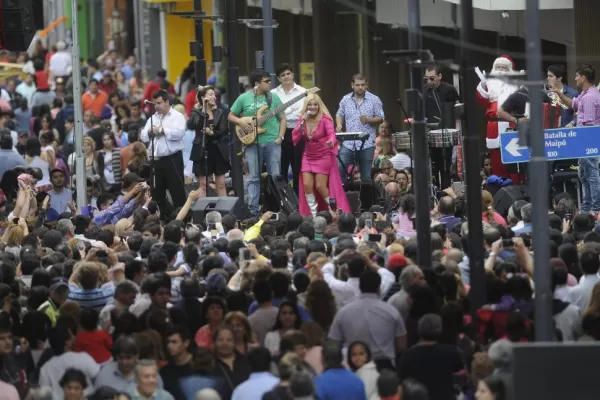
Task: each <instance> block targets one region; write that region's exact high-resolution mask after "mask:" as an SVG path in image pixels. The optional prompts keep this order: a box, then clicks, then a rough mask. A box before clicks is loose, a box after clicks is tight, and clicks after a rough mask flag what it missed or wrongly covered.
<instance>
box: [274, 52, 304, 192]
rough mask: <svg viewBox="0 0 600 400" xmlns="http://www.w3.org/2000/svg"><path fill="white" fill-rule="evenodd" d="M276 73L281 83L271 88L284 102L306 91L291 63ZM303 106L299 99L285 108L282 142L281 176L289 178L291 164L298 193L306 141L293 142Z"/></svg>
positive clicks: (285, 64)
mask: <svg viewBox="0 0 600 400" xmlns="http://www.w3.org/2000/svg"><path fill="white" fill-rule="evenodd" d="M276 74H277V79H278V80H279V83H280V85H279V86H277V87H276V88H275V89H273V90H271V92H272V93H275V94H277V95H278V96H279V98H280V99H281V102H282V103H285V102H287V101H289V100H291V99H293V98H294V97H296V96H298V95H299V94H302V93H304V92H306V89H305V88H303V87H302V86H300V85H298V84H297V83H296V82H294V70H293V69H292V66H291V65H290V64H287V63H284V64H282V65H281V66H280V67H279V68H277V71H276ZM303 106H304V102H303V101H298V102H296V103H294V104H292V105H291V106H289V107H288V108H286V109H285V120H286V129H285V138H284V139H283V143H281V176H283V177H285V178H286V180H287V177H288V169H289V167H290V165H291V166H292V175H293V176H294V189H295V190H296V194H298V174H299V173H300V165H301V162H302V152H303V151H304V141H300V142H299V143H298V144H297V145H296V146H294V143H293V142H292V130H293V129H294V128H295V127H296V124H297V123H298V119H300V111H301V110H302V107H303Z"/></svg>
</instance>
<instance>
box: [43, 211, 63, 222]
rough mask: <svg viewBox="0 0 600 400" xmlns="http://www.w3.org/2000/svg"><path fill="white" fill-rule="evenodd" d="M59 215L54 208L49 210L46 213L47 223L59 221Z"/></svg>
mask: <svg viewBox="0 0 600 400" xmlns="http://www.w3.org/2000/svg"><path fill="white" fill-rule="evenodd" d="M59 215H60V214H59V213H58V211H56V210H55V209H54V208H49V209H48V211H47V212H46V222H55V221H58V217H59Z"/></svg>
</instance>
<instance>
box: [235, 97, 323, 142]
mask: <svg viewBox="0 0 600 400" xmlns="http://www.w3.org/2000/svg"><path fill="white" fill-rule="evenodd" d="M320 90H321V89H319V88H318V87H313V88H310V89H307V90H306V92H304V93H302V94H299V95H298V96H296V97H294V98H293V99H291V100H289V101H287V102H285V103H283V104H282V105H280V106H279V107H277V108H274V109H273V110H270V111H268V112H266V111H267V110H268V109H269V106H268V105H264V106H262V107H261V108H259V109H258V111H257V112H256V117H242V118H240V119H241V120H242V121H244V122H247V123H249V124H250V125H252V129H251V130H249V131H245V130H244V129H243V128H242V127H240V126H239V125H236V127H235V133H236V135H237V137H238V138H239V139H240V142H242V144H244V145H246V146H248V145H251V144H253V143H254V142H255V140H256V136H257V135H260V134H261V133H265V132H266V129H265V128H263V127H262V126H263V124H264V123H265V122H267V121H268V120H270V119H271V118H273V117H275V116H276V115H277V114H279V113H280V112H282V111H283V110H285V109H286V108H288V107H289V106H291V105H292V104H294V103H296V102H298V101H300V100H302V99H303V98H305V97H306V96H308V95H309V94H315V93H317V92H318V91H320Z"/></svg>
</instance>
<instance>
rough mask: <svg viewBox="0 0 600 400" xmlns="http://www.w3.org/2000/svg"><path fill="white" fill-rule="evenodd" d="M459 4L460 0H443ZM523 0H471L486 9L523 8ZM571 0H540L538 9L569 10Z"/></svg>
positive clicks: (510, 9)
mask: <svg viewBox="0 0 600 400" xmlns="http://www.w3.org/2000/svg"><path fill="white" fill-rule="evenodd" d="M445 1H447V2H450V3H454V4H460V0H445ZM525 4H526V1H525V0H473V7H474V8H479V9H481V10H488V11H513V10H525V9H527V7H526V5H525ZM572 8H573V0H540V10H570V9H572Z"/></svg>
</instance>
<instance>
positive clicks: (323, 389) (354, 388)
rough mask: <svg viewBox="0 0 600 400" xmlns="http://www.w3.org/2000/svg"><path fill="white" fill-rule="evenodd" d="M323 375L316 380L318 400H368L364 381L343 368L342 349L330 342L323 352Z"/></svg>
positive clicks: (326, 344) (324, 346)
mask: <svg viewBox="0 0 600 400" xmlns="http://www.w3.org/2000/svg"><path fill="white" fill-rule="evenodd" d="M321 355H322V359H323V366H324V368H325V370H324V371H323V373H322V374H321V375H319V376H317V377H316V378H315V387H316V392H317V398H319V399H331V400H367V394H366V392H365V385H364V383H363V382H362V380H361V379H360V378H359V377H357V376H356V375H354V374H353V373H352V372H351V371H349V370H347V369H346V368H344V367H343V366H342V360H343V359H344V356H343V355H342V348H341V346H340V345H339V344H338V343H335V342H328V343H325V345H323V350H322V353H321Z"/></svg>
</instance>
